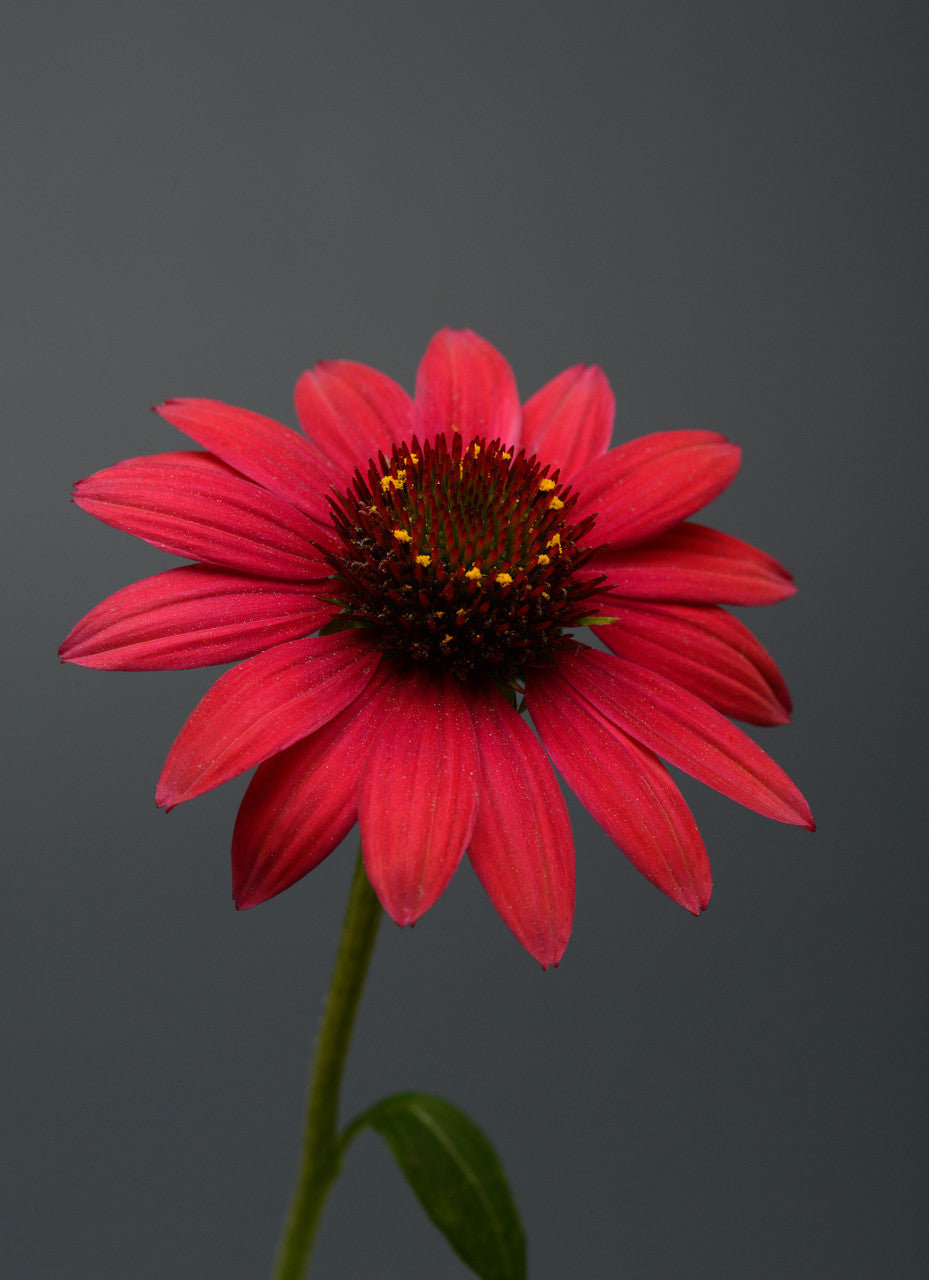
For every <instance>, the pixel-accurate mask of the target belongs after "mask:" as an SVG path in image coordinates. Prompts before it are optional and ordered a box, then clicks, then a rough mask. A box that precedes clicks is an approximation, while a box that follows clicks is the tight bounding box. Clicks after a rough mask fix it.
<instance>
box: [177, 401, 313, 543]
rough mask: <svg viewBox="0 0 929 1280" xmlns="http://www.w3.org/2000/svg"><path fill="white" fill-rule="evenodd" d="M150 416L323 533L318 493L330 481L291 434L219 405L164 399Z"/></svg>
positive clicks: (279, 426) (303, 443)
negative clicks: (157, 416)
mask: <svg viewBox="0 0 929 1280" xmlns="http://www.w3.org/2000/svg"><path fill="white" fill-rule="evenodd" d="M155 412H156V413H158V414H160V415H161V417H162V418H164V419H165V420H166V421H167V422H170V423H171V425H172V426H174V427H177V429H178V430H179V431H183V432H184V433H185V434H186V435H188V436H190V438H191V439H192V440H196V442H197V444H199V445H201V446H202V447H203V448H204V449H209V451H210V453H212V454H214V455H215V456H216V457H217V458H221V459H222V461H223V462H226V463H228V465H229V466H230V467H235V469H236V471H240V472H241V473H242V475H243V476H246V477H247V478H248V479H249V480H253V481H254V482H255V483H256V484H260V485H262V486H263V487H264V488H265V489H270V491H271V492H272V493H276V494H277V495H278V497H280V498H285V499H286V500H287V501H288V502H289V503H291V504H292V505H293V506H295V507H297V508H299V510H300V511H305V512H307V514H309V515H311V516H312V517H313V518H314V520H316V521H317V522H319V523H321V524H323V525H324V526H326V527H327V528H328V526H329V507H328V505H327V503H326V500H325V498H324V497H323V491H324V489H325V487H326V485H327V484H328V483H329V482H330V480H331V479H332V478H333V477H332V476H331V475H330V470H329V467H328V466H327V464H326V462H325V460H324V459H323V458H321V457H320V456H319V453H318V452H317V451H316V450H315V449H314V448H313V446H312V445H311V444H310V443H309V441H308V440H305V439H304V438H303V436H301V435H298V434H297V432H296V431H291V429H290V428H289V427H285V426H284V425H283V424H282V423H280V422H275V421H274V420H273V418H265V417H262V415H261V414H260V413H251V412H250V411H249V410H248V409H237V408H235V406H234V405H230V404H222V403H220V401H219V400H193V399H188V400H166V401H165V402H164V404H159V405H156V406H155Z"/></svg>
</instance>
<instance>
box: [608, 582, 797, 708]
mask: <svg viewBox="0 0 929 1280" xmlns="http://www.w3.org/2000/svg"><path fill="white" fill-rule="evenodd" d="M610 615H611V616H615V617H616V622H615V623H614V624H613V625H612V626H608V627H594V628H593V630H594V632H595V633H596V635H597V636H598V637H599V638H600V639H601V640H602V641H603V643H604V644H605V645H606V647H607V648H608V649H610V650H611V651H612V652H613V653H615V654H616V655H617V657H620V658H625V659H627V661H629V662H637V663H638V664H639V666H642V667H648V668H649V670H651V671H657V672H658V674H659V675H662V676H666V677H667V679H669V680H673V681H674V683H675V684H679V685H681V687H682V688H684V689H687V690H688V691H689V692H690V693H694V694H696V695H697V697H698V698H702V699H703V700H704V702H708V703H709V704H710V706H711V707H715V708H716V710H717V711H721V712H722V713H723V715H725V716H732V717H733V718H734V719H736V720H746V721H747V722H748V723H749V724H768V725H771V724H786V723H787V722H788V720H789V719H790V707H791V703H790V695H789V693H788V692H787V686H786V685H785V684H784V680H783V677H782V676H781V673H780V672H779V671H778V669H777V667H776V666H775V665H774V660H773V659H772V658H771V656H770V654H769V653H767V651H766V650H765V649H764V648H763V647H762V645H761V644H760V643H759V642H758V641H757V640H756V639H755V637H754V636H753V635H752V633H751V632H750V631H749V629H748V627H746V626H744V625H743V624H742V623H741V622H739V621H738V619H737V618H733V617H732V615H731V614H729V613H726V611H725V610H724V609H720V608H717V606H716V605H684V604H665V605H651V604H639V603H631V602H630V603H627V602H624V603H622V604H621V605H615V604H614V605H612V606H611V607H610Z"/></svg>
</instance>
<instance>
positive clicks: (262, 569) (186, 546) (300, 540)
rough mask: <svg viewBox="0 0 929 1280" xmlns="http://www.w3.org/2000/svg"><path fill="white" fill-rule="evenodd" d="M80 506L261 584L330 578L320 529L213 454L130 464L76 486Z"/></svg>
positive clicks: (155, 541)
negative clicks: (320, 546)
mask: <svg viewBox="0 0 929 1280" xmlns="http://www.w3.org/2000/svg"><path fill="white" fill-rule="evenodd" d="M74 501H75V502H76V503H77V505H78V506H79V507H81V508H82V509H83V510H84V511H87V512H89V513H90V515H92V516H96V518H97V519H98V520H102V521H103V523H104V524H108V525H112V527H113V528H114V529H122V530H124V531H125V532H126V533H132V534H135V536H136V537H137V538H143V539H144V540H145V541H146V542H150V543H151V544H152V546H153V547H158V548H159V550H161V551H168V552H170V553H171V554H172V555H178V556H187V557H189V558H190V559H192V560H203V561H205V562H206V563H207V564H214V565H220V566H222V567H224V568H227V569H237V570H240V571H241V572H243V573H254V574H257V575H258V576H259V577H268V578H302V579H312V578H326V577H328V576H329V574H330V573H331V570H330V569H329V568H328V567H327V566H326V565H325V564H324V563H323V562H322V561H321V560H320V558H319V553H318V552H317V550H316V548H315V547H314V546H313V545H312V542H313V539H315V538H318V536H319V529H318V526H317V525H315V524H314V523H313V522H312V521H311V520H309V519H308V518H307V517H306V516H305V515H304V514H303V513H302V512H300V511H297V510H295V508H294V507H292V506H291V505H290V503H289V502H285V501H284V499H283V498H279V497H278V496H277V495H276V494H273V493H270V492H269V491H268V490H267V489H263V488H261V487H260V486H259V485H257V484H252V483H251V481H249V480H244V479H243V478H242V477H241V476H240V475H237V474H236V472H235V471H233V470H232V469H231V468H229V467H227V466H226V465H225V463H223V462H220V461H218V460H217V459H216V458H214V457H213V456H212V454H209V453H160V454H155V455H154V456H152V457H148V458H130V459H128V460H127V461H126V462H120V463H117V465H116V466H115V467H108V468H107V469H106V470H105V471H98V472H97V473H96V475H92V476H90V477H89V478H88V479H86V480H80V481H78V483H77V484H76V485H75V488H74Z"/></svg>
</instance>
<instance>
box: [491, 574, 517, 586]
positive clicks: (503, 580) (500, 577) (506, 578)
mask: <svg viewBox="0 0 929 1280" xmlns="http://www.w3.org/2000/svg"><path fill="white" fill-rule="evenodd" d="M494 581H495V582H499V583H500V586H501V587H508V586H509V585H510V583H511V582H512V581H513V575H512V574H510V573H498V574H497V576H496V578H495V579H494Z"/></svg>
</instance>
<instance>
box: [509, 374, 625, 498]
mask: <svg viewBox="0 0 929 1280" xmlns="http://www.w3.org/2000/svg"><path fill="white" fill-rule="evenodd" d="M615 410H616V402H615V400H614V399H613V392H612V390H611V389H610V384H609V382H607V379H606V374H605V373H604V372H603V370H602V369H599V368H598V367H597V366H596V365H583V364H576V365H574V366H573V367H572V368H570V369H565V371H564V373H560V374H559V375H558V377H557V378H553V379H552V381H551V382H549V383H548V384H547V385H546V386H544V387H542V388H541V389H540V390H539V391H537V392H536V393H535V395H534V396H532V397H531V398H530V399H529V400H527V401H526V403H525V404H524V405H523V436H522V441H521V443H522V445H523V447H524V448H525V450H526V452H527V453H536V454H538V455H539V457H540V458H541V459H542V460H544V461H545V462H547V463H549V465H550V466H551V468H552V470H553V471H554V470H555V469H556V468H557V469H558V470H559V471H560V472H561V480H562V482H566V481H568V480H570V479H571V477H572V476H573V475H574V474H575V472H577V471H580V469H581V468H582V467H584V466H586V465H587V463H590V462H594V461H595V460H596V459H597V458H600V457H602V455H603V454H604V453H606V451H607V449H608V448H609V445H610V436H611V435H612V433H613V415H614V413H615Z"/></svg>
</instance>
